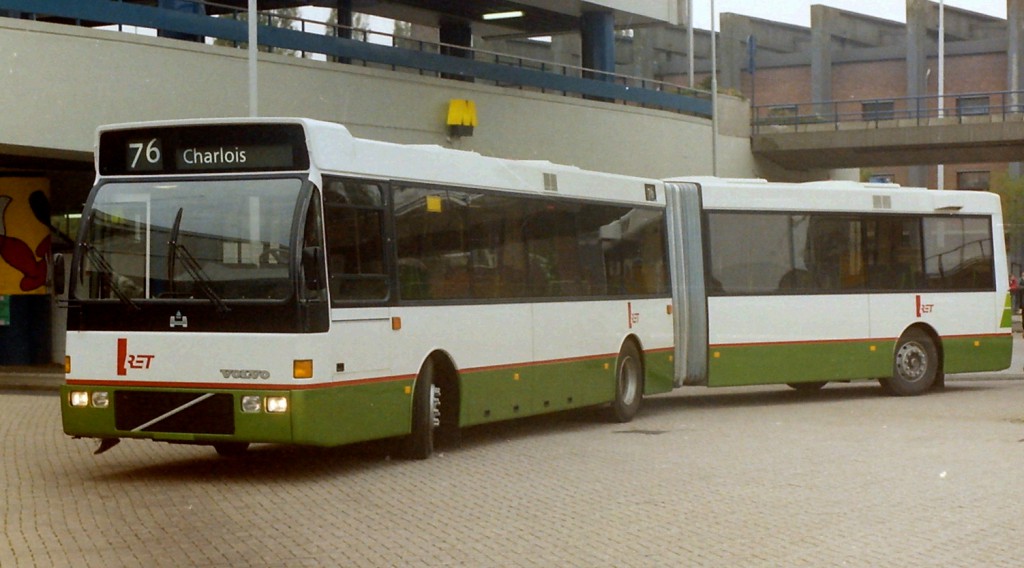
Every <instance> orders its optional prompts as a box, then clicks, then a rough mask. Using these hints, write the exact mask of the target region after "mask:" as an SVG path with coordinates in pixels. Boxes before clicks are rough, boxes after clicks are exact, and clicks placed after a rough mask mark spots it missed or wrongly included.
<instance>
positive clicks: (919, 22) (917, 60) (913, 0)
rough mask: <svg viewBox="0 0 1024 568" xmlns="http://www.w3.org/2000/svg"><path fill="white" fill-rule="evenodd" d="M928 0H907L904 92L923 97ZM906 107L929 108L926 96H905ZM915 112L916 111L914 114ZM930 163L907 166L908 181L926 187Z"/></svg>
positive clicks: (926, 58) (910, 108)
mask: <svg viewBox="0 0 1024 568" xmlns="http://www.w3.org/2000/svg"><path fill="white" fill-rule="evenodd" d="M929 4H930V2H929V0H907V96H908V97H923V96H925V95H927V94H928V43H929V39H928V10H929V8H930V6H929ZM907 105H909V106H908V108H907V109H906V110H907V111H910V112H911V113H915V112H929V105H928V103H927V102H926V101H925V100H922V99H918V100H908V101H907ZM915 116H916V115H915ZM930 172H931V168H930V167H929V166H911V167H909V168H908V171H907V174H908V178H909V179H908V183H909V185H912V186H916V187H927V185H928V176H929V173H930Z"/></svg>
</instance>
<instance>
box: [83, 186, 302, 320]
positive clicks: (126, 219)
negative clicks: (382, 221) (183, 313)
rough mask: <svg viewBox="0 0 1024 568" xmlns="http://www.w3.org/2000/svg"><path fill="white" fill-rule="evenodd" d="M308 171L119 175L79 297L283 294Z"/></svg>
mask: <svg viewBox="0 0 1024 568" xmlns="http://www.w3.org/2000/svg"><path fill="white" fill-rule="evenodd" d="M302 187H303V182H302V180H301V179H299V178H279V179H258V180H256V179H251V180H243V179H234V180H204V181H181V180H174V181H166V180H165V181H155V180H154V181H144V182H111V183H106V184H104V185H102V186H101V187H99V188H98V190H97V191H96V195H95V198H94V200H93V203H92V207H91V209H90V210H89V212H88V213H87V218H86V219H85V223H86V224H87V227H86V233H85V239H84V241H83V242H82V243H81V250H80V255H81V257H80V261H79V271H78V281H77V285H76V287H75V297H76V298H78V299H81V300H90V299H91V300H95V299H119V300H121V301H122V302H124V303H127V304H132V305H134V304H136V302H138V301H145V300H149V299H197V300H202V301H208V302H212V303H214V304H215V305H217V307H218V309H222V310H223V309H227V307H226V306H227V305H226V304H225V302H227V301H231V300H282V299H285V298H287V297H288V296H289V295H290V294H291V292H292V290H293V286H292V285H291V281H292V279H291V278H290V276H289V275H290V270H289V267H290V266H291V264H292V263H291V253H292V251H291V250H290V243H291V235H292V234H293V233H294V227H293V224H294V223H295V219H296V214H295V212H296V208H297V207H298V205H299V197H300V194H301V190H302Z"/></svg>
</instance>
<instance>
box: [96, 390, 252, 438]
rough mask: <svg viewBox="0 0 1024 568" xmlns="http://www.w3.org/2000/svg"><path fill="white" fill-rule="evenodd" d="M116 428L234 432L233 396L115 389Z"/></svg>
mask: <svg viewBox="0 0 1024 568" xmlns="http://www.w3.org/2000/svg"><path fill="white" fill-rule="evenodd" d="M114 424H115V426H116V427H117V429H118V430H129V431H137V432H169V433H182V434H224V435H231V434H234V433H235V419H234V397H233V396H232V395H230V394H225V393H219V394H218V393H206V394H204V393H195V392H188V393H185V392H148V391H115V392H114Z"/></svg>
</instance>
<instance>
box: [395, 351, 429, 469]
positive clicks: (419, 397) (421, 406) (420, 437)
mask: <svg viewBox="0 0 1024 568" xmlns="http://www.w3.org/2000/svg"><path fill="white" fill-rule="evenodd" d="M436 412H437V399H436V398H435V397H434V363H433V361H431V360H427V362H426V363H424V364H423V368H422V369H420V374H419V375H418V376H417V377H416V387H415V388H414V389H413V393H412V431H411V432H410V433H409V435H408V436H406V438H405V440H404V444H403V447H402V454H403V455H404V456H405V457H406V458H408V459H413V460H425V459H427V458H429V457H430V456H431V454H433V453H434V427H435V426H436V422H435V417H436Z"/></svg>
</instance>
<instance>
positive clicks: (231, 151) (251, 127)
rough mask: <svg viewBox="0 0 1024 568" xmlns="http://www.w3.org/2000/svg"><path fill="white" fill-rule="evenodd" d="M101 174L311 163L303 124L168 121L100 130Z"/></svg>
mask: <svg viewBox="0 0 1024 568" xmlns="http://www.w3.org/2000/svg"><path fill="white" fill-rule="evenodd" d="M99 152H100V154H99V169H100V175H139V174H141V175H156V174H183V173H189V174H192V173H219V172H268V171H297V170H306V169H308V168H309V154H308V151H307V148H306V139H305V135H304V132H303V129H302V126H301V125H299V124H231V125H196V126H187V125H183V126H166V127H154V128H132V129H125V130H110V131H106V132H103V133H101V135H100V148H99Z"/></svg>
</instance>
